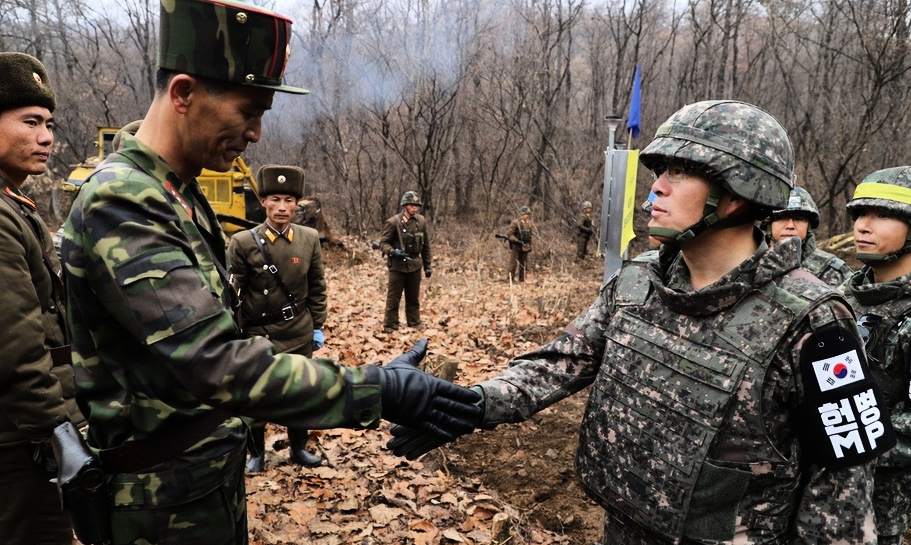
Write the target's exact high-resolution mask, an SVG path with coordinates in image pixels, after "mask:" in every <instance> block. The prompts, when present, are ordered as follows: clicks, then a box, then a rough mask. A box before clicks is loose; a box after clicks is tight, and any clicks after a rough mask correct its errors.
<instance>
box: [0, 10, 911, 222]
mask: <svg viewBox="0 0 911 545" xmlns="http://www.w3.org/2000/svg"><path fill="white" fill-rule="evenodd" d="M256 3H257V4H259V5H264V6H265V7H269V8H273V9H280V10H281V11H282V12H285V13H288V14H290V15H291V16H292V17H294V19H295V25H294V33H295V35H294V40H293V54H292V56H291V65H290V67H289V69H288V71H287V73H286V79H287V80H288V81H289V82H291V83H293V84H298V85H303V86H306V87H308V88H309V89H311V91H312V94H311V95H310V96H307V97H303V98H300V97H293V96H285V95H280V96H277V97H276V101H275V105H274V110H273V112H270V113H268V114H267V115H266V117H265V122H264V137H263V140H262V141H261V143H260V144H258V145H254V146H251V147H250V149H249V150H248V152H249V153H248V159H250V160H251V162H252V164H253V166H254V167H257V166H259V165H261V164H264V163H269V162H276V163H296V164H299V165H301V166H303V167H304V169H305V170H306V172H307V180H308V183H309V187H308V189H309V192H311V193H315V194H316V195H318V196H320V197H321V199H322V200H323V205H324V207H328V209H329V210H331V214H330V215H331V217H332V218H333V220H334V224H335V225H334V228H335V229H336V230H339V231H341V232H343V233H347V234H353V235H366V234H368V233H371V232H375V231H376V230H377V229H378V228H379V226H380V224H381V222H382V220H383V219H385V218H386V217H388V216H390V215H391V214H393V213H394V212H395V211H396V210H397V204H398V199H399V196H400V195H401V194H402V192H403V191H405V190H410V189H415V190H418V191H420V193H421V194H422V195H423V198H424V202H425V213H426V214H428V215H429V216H431V217H432V218H433V219H434V221H435V223H437V224H440V223H441V222H442V223H445V222H446V221H448V220H454V221H457V222H459V223H468V224H472V225H477V226H482V227H484V228H490V229H494V228H496V227H498V226H500V225H502V223H503V222H504V221H505V220H506V219H508V218H509V217H511V216H512V215H514V213H515V211H516V209H517V208H518V207H519V206H521V205H525V204H529V205H531V206H532V207H533V209H534V211H535V215H536V217H538V218H540V219H542V220H544V222H551V224H553V225H556V226H562V227H563V228H566V229H570V228H571V227H572V217H573V215H574V214H575V213H576V212H577V211H578V209H579V204H580V202H581V201H583V200H591V201H593V202H595V203H596V210H597V209H598V208H600V207H599V206H598V205H599V204H600V196H601V182H602V175H603V174H602V164H603V150H604V147H605V144H606V141H607V134H606V133H607V127H606V124H605V123H604V117H605V115H607V114H618V115H625V113H626V108H627V105H628V101H629V95H630V91H631V87H632V77H633V72H634V68H635V66H636V65H637V64H638V65H640V66H641V69H642V75H643V79H642V103H643V114H642V134H641V136H640V138H639V139H637V140H635V141H633V143H632V144H633V146H634V147H643V146H644V145H645V144H646V143H647V142H648V140H649V138H650V136H651V135H652V134H653V133H654V130H655V128H656V127H657V125H658V123H660V122H661V121H662V120H663V119H665V118H666V117H667V116H668V115H669V114H670V113H672V112H673V111H674V110H676V109H677V108H679V107H680V106H682V105H683V104H686V103H688V102H693V101H697V100H703V99H710V98H734V99H740V100H744V101H748V102H752V103H755V104H757V105H760V106H761V107H763V108H764V109H766V110H767V111H769V112H771V113H772V114H774V115H775V116H776V117H777V118H778V119H780V120H781V121H782V122H783V123H784V125H785V126H786V127H787V129H788V131H789V133H790V135H791V138H792V141H793V144H794V148H795V152H796V159H797V174H798V182H799V183H801V184H804V185H805V186H806V187H808V188H809V189H810V190H811V192H812V193H813V195H814V196H815V197H816V199H817V201H818V203H819V205H820V209H821V210H822V215H823V226H822V228H821V229H822V231H823V234H824V235H825V234H827V233H829V232H835V231H842V230H845V229H846V228H847V226H848V223H847V218H846V217H845V214H844V213H843V210H844V204H845V201H846V198H849V197H850V194H851V192H852V190H853V188H854V186H855V185H856V184H857V183H858V182H859V181H860V180H861V179H862V177H863V176H864V175H865V174H866V173H868V172H870V171H872V170H875V169H877V168H883V167H886V166H893V165H898V164H903V163H907V162H908V161H907V159H906V157H907V155H908V151H909V147H911V141H909V139H908V138H906V133H905V131H906V130H907V129H906V127H907V124H908V121H909V120H908V116H909V108H911V100H909V92H911V77H909V74H908V70H909V66H911V59H909V51H908V48H909V42H908V39H909V19H911V8H909V3H908V1H907V0H811V1H790V0H767V1H759V0H607V1H595V0H588V1H586V0H310V1H298V2H291V1H287V0H279V1H278V4H276V2H269V1H266V2H263V1H257V2H256ZM157 19H158V2H157V1H151V0H105V1H103V2H98V1H88V0H0V50H19V51H26V52H29V53H31V54H34V55H35V56H37V57H39V58H40V59H42V60H43V61H44V62H45V64H46V65H47V67H48V69H49V71H50V77H51V83H52V85H53V86H54V88H55V90H56V92H57V97H58V108H57V111H56V118H57V127H58V128H57V145H56V150H55V153H54V156H53V160H52V175H53V179H54V180H58V181H59V180H60V179H62V178H63V177H65V176H66V173H67V172H68V170H69V167H70V165H72V164H74V163H77V162H79V161H80V160H81V159H83V158H85V157H87V156H89V155H93V154H94V153H95V151H94V148H93V142H94V134H95V127H96V126H104V125H107V126H119V125H122V124H125V123H127V122H129V121H132V120H134V119H138V118H141V117H142V116H143V115H144V113H145V109H146V107H147V106H148V104H149V102H150V99H151V97H152V94H153V82H154V73H155V63H156V52H157ZM647 174H648V173H647V172H640V184H639V191H640V192H641V193H643V194H644V193H645V192H646V191H647V185H648V184H647V183H646V182H647ZM64 202H65V201H64ZM47 205H48V208H47V210H48V213H49V215H50V216H51V220H52V222H53V221H54V220H57V221H59V220H60V219H62V217H64V216H65V214H66V210H65V206H62V205H60V204H59V203H58V202H57V201H56V200H53V199H51V200H50V202H48V203H47Z"/></svg>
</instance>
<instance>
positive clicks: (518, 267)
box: [506, 206, 535, 282]
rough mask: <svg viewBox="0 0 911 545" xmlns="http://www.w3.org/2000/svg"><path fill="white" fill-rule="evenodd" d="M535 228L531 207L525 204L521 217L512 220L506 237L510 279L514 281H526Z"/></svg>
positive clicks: (520, 211)
mask: <svg viewBox="0 0 911 545" xmlns="http://www.w3.org/2000/svg"><path fill="white" fill-rule="evenodd" d="M534 228H535V225H534V223H532V221H531V208H529V207H527V206H523V207H522V208H519V217H518V218H516V219H514V220H512V222H511V223H510V224H509V228H508V229H507V230H506V239H507V240H508V241H509V279H510V280H512V281H514V282H525V272H526V271H527V270H528V254H530V253H531V239H532V231H533V230H534Z"/></svg>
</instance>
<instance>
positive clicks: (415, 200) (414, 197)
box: [399, 191, 424, 206]
mask: <svg viewBox="0 0 911 545" xmlns="http://www.w3.org/2000/svg"><path fill="white" fill-rule="evenodd" d="M406 204H416V205H418V206H424V203H422V202H421V198H420V197H418V194H417V192H416V191H406V192H405V193H404V194H403V195H402V200H400V201H399V206H405V205H406Z"/></svg>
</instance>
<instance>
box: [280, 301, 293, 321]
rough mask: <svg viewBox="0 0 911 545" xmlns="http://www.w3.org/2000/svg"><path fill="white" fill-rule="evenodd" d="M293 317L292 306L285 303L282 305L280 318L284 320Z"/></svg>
mask: <svg viewBox="0 0 911 545" xmlns="http://www.w3.org/2000/svg"><path fill="white" fill-rule="evenodd" d="M292 318H294V307H293V306H291V305H285V306H283V307H282V320H285V321H286V322H287V321H288V320H290V319H292Z"/></svg>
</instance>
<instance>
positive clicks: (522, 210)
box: [519, 206, 531, 215]
mask: <svg viewBox="0 0 911 545" xmlns="http://www.w3.org/2000/svg"><path fill="white" fill-rule="evenodd" d="M519 214H520V215H521V214H531V208H529V207H527V206H522V207H519Z"/></svg>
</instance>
